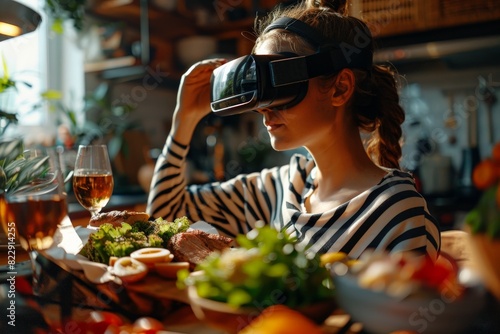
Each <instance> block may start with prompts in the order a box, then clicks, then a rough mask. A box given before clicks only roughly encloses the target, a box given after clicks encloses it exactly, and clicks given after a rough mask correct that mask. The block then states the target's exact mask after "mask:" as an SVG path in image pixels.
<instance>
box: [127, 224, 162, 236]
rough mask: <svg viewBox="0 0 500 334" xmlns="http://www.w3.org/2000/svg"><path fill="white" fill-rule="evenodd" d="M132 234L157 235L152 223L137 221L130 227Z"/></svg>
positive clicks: (155, 227) (154, 225)
mask: <svg viewBox="0 0 500 334" xmlns="http://www.w3.org/2000/svg"><path fill="white" fill-rule="evenodd" d="M132 232H144V234H146V235H150V234H155V233H157V226H156V224H155V223H154V222H152V221H138V222H137V223H135V224H134V225H132Z"/></svg>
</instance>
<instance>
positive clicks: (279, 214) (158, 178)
mask: <svg viewBox="0 0 500 334" xmlns="http://www.w3.org/2000/svg"><path fill="white" fill-rule="evenodd" d="M188 149H189V148H188V147H186V146H182V145H179V144H178V143H176V142H175V141H173V140H172V139H171V138H168V140H167V143H166V145H165V148H164V150H163V152H162V155H161V156H160V157H159V159H158V163H157V165H156V170H155V175H154V177H153V182H152V188H151V192H150V196H149V199H148V207H147V211H148V213H149V214H150V215H151V216H152V217H160V216H161V217H164V218H165V219H169V220H172V219H174V218H176V217H179V216H183V215H186V216H188V217H189V218H190V219H191V220H192V221H198V220H204V221H207V222H209V223H211V224H212V225H214V226H215V227H216V228H217V229H218V230H219V232H221V234H225V235H227V236H230V237H235V236H236V235H237V234H241V233H246V232H248V231H250V230H251V229H252V228H253V227H254V226H255V223H256V222H257V221H259V220H262V221H264V222H266V223H268V224H271V225H272V226H273V227H275V228H276V229H278V230H284V231H286V232H287V233H289V234H291V235H293V236H296V237H297V238H298V240H299V243H302V244H304V245H307V246H308V247H310V248H309V251H311V252H315V253H326V252H333V251H343V252H346V253H348V254H349V255H350V256H352V257H355V258H357V257H359V256H360V255H361V253H362V252H363V251H365V250H366V249H377V250H388V251H407V250H413V251H417V252H420V253H422V254H427V255H429V256H430V257H431V258H436V257H437V254H438V252H439V248H440V231H439V226H438V223H437V221H436V220H435V219H434V218H433V217H432V216H431V215H430V214H429V212H428V209H427V205H426V202H425V200H424V198H422V196H421V195H420V194H419V193H418V192H417V191H416V189H415V185H414V182H413V179H412V177H411V175H409V174H408V173H405V172H402V171H399V170H390V171H388V173H387V175H386V176H385V177H384V178H383V179H382V180H381V182H380V183H379V184H378V185H376V186H375V187H373V188H371V189H368V190H366V191H365V192H363V193H361V194H359V195H358V196H356V197H354V198H353V199H351V200H350V201H348V202H347V203H344V204H342V205H340V206H338V207H335V208H332V209H331V210H329V211H327V212H324V213H320V214H311V213H307V212H305V211H304V210H303V209H302V208H303V205H304V200H305V198H306V195H307V194H308V193H309V192H310V191H311V189H312V187H313V181H314V180H313V175H314V173H312V172H311V171H313V170H314V168H315V166H314V161H313V160H310V159H307V158H306V157H304V156H302V155H298V154H296V155H294V156H293V157H292V158H291V160H290V163H289V164H288V165H285V166H282V167H275V168H271V169H265V170H263V171H261V172H259V173H251V174H246V175H240V176H237V177H236V178H234V179H232V180H229V181H225V182H216V183H210V184H206V185H201V186H200V185H189V186H188V185H187V184H186V180H185V169H186V163H185V159H186V155H187V153H188Z"/></svg>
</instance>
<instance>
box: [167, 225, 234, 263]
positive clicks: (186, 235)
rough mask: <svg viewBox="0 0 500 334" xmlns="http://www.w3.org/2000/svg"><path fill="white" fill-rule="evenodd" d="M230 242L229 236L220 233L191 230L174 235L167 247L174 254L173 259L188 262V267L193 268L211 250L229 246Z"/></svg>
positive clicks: (219, 249) (220, 249)
mask: <svg viewBox="0 0 500 334" xmlns="http://www.w3.org/2000/svg"><path fill="white" fill-rule="evenodd" d="M232 242H233V240H232V239H231V238H228V237H224V236H222V235H218V234H211V233H206V232H203V231H200V230H192V231H188V232H182V233H178V234H176V235H174V236H173V237H172V238H170V240H169V241H168V244H167V248H168V249H169V250H170V252H172V254H173V255H174V261H176V262H189V267H190V269H191V270H194V268H195V267H196V265H197V264H198V263H201V262H202V261H203V260H205V258H206V257H207V256H208V255H210V254H211V253H212V252H214V251H222V250H224V249H226V248H229V246H230V244H231V243H232Z"/></svg>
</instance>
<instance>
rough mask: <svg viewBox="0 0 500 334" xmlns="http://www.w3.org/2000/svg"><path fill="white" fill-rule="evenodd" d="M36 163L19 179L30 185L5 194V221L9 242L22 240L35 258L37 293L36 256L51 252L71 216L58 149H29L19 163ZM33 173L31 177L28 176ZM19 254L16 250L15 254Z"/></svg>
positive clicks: (36, 292)
mask: <svg viewBox="0 0 500 334" xmlns="http://www.w3.org/2000/svg"><path fill="white" fill-rule="evenodd" d="M28 160H30V161H31V162H33V163H32V164H31V165H30V168H24V170H22V171H21V172H20V173H19V175H18V180H21V179H23V178H25V177H27V178H28V179H29V182H27V183H26V184H23V185H22V186H20V187H17V188H12V189H10V190H9V191H7V192H5V193H4V194H3V196H2V198H1V203H0V204H1V206H2V210H1V222H2V227H3V229H4V231H5V233H6V235H7V237H8V240H9V243H10V244H12V243H13V242H14V240H16V239H18V240H19V243H20V244H21V247H22V248H23V249H24V250H26V251H27V252H28V253H29V255H30V258H31V263H32V268H33V276H32V277H33V293H34V294H38V292H39V291H40V289H41V286H40V282H39V272H38V270H37V265H36V257H37V255H38V252H39V251H42V250H46V249H48V248H49V247H50V246H51V245H52V243H53V238H54V234H55V232H56V230H57V228H58V226H59V225H60V224H61V223H62V222H63V220H64V218H65V217H66V215H67V202H66V192H65V188H64V179H63V175H62V171H61V168H60V164H59V157H58V155H57V153H56V152H55V150H52V149H36V150H28V151H25V152H24V154H23V158H22V159H20V160H19V162H20V163H24V162H26V161H28ZM27 173H30V176H26V175H27ZM14 252H15V251H14Z"/></svg>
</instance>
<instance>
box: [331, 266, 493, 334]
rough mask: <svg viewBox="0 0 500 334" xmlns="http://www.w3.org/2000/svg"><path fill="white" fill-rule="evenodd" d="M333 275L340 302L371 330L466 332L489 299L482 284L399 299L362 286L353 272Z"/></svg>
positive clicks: (378, 331) (389, 331)
mask: <svg viewBox="0 0 500 334" xmlns="http://www.w3.org/2000/svg"><path fill="white" fill-rule="evenodd" d="M332 276H333V281H334V285H335V291H336V298H337V302H338V304H339V306H340V307H341V308H342V309H343V310H344V311H345V312H347V313H348V314H350V315H351V317H352V319H353V320H354V321H357V322H360V323H361V324H362V325H363V328H364V329H365V330H366V331H367V332H369V333H384V334H387V333H391V332H395V331H405V330H407V331H412V332H417V333H422V332H423V333H446V334H452V333H463V332H464V331H465V330H466V329H467V328H468V326H470V325H472V324H473V322H474V320H475V319H476V317H477V316H478V314H479V313H480V312H481V310H482V308H483V306H484V303H485V300H486V299H485V297H486V291H485V289H484V288H483V287H482V286H477V287H469V288H467V289H466V290H465V292H464V293H463V294H462V295H460V294H459V293H457V291H453V290H451V289H450V290H449V291H448V292H446V293H443V294H439V293H437V292H436V293H435V294H430V293H422V294H414V295H410V296H409V297H406V298H404V299H400V298H395V297H392V296H390V295H388V294H387V293H385V292H383V291H374V290H371V289H366V288H363V287H361V286H360V285H359V284H358V282H357V277H356V276H354V275H352V274H351V273H347V274H345V275H341V276H339V275H335V274H332Z"/></svg>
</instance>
